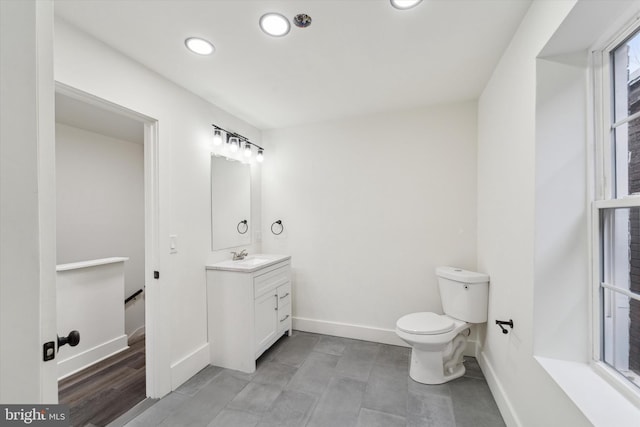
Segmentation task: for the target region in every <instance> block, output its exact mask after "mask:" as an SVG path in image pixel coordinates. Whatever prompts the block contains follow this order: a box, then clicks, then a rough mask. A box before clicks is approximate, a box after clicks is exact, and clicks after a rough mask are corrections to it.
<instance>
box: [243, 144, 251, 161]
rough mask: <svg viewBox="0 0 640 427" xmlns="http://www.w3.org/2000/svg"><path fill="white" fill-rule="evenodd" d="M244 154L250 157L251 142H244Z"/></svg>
mask: <svg viewBox="0 0 640 427" xmlns="http://www.w3.org/2000/svg"><path fill="white" fill-rule="evenodd" d="M244 156H245V157H251V144H249V143H248V142H247V143H245V144H244Z"/></svg>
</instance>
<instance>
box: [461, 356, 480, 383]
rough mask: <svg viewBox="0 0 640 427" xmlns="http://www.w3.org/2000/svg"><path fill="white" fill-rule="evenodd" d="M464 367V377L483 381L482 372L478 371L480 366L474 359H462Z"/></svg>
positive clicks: (466, 357)
mask: <svg viewBox="0 0 640 427" xmlns="http://www.w3.org/2000/svg"><path fill="white" fill-rule="evenodd" d="M464 367H465V373H464V376H465V377H469V378H476V379H479V380H484V379H485V378H484V374H483V373H482V370H480V365H479V364H478V361H477V360H476V358H475V357H468V356H465V357H464Z"/></svg>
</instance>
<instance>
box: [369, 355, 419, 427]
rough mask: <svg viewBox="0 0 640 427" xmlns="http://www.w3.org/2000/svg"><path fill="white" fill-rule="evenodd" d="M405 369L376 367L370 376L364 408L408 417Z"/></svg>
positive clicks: (407, 388) (407, 389) (407, 391)
mask: <svg viewBox="0 0 640 427" xmlns="http://www.w3.org/2000/svg"><path fill="white" fill-rule="evenodd" d="M406 375H407V373H406V372H405V369H403V368H401V367H397V366H396V365H375V366H374V367H373V369H372V371H371V375H370V376H369V381H368V382H367V388H366V391H365V395H364V400H363V403H362V406H363V407H364V408H368V409H374V410H377V411H380V412H386V413H389V414H394V415H399V416H402V417H404V416H406V414H407V403H408V398H409V387H408V385H407V376H406Z"/></svg>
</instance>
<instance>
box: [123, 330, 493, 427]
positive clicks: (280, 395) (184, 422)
mask: <svg viewBox="0 0 640 427" xmlns="http://www.w3.org/2000/svg"><path fill="white" fill-rule="evenodd" d="M409 356H410V349H408V348H404V347H396V346H391V345H385V344H378V343H372V342H366V341H357V340H351V339H345V338H337V337H332V336H326V335H317V334H310V333H306V332H298V331H294V333H293V335H292V336H291V337H287V336H284V337H282V338H281V339H280V340H279V341H278V342H277V343H276V344H275V345H274V346H273V347H272V348H271V349H269V350H268V351H267V352H266V353H265V354H264V355H263V356H262V357H261V358H260V359H259V360H258V368H257V370H256V372H254V373H253V374H245V373H242V372H237V371H232V370H228V369H222V368H219V367H215V366H209V367H207V368H205V369H203V370H202V371H200V372H199V373H198V374H197V375H195V376H194V377H193V378H191V379H190V380H189V381H188V382H186V383H185V384H183V385H182V386H181V387H180V388H178V389H177V390H176V391H175V392H173V393H171V394H169V395H168V396H166V397H165V398H163V399H161V400H160V401H158V402H157V403H156V404H155V405H153V406H151V407H150V408H149V409H147V410H146V411H144V412H143V413H142V414H140V415H139V416H137V417H136V418H134V419H133V420H132V421H130V422H129V423H128V424H126V425H127V426H129V427H139V426H170V427H175V426H182V427H187V426H208V427H245V426H246V427H255V426H259V427H265V426H273V427H287V426H290V427H302V426H308V427H318V426H330V427H349V426H354V427H378V426H380V427H395V426H435V427H449V426H458V427H463V426H469V427H471V426H472V427H485V426H486V427H495V426H504V425H505V424H504V421H503V420H502V417H501V416H500V413H499V412H498V408H497V406H496V404H495V401H494V400H493V397H492V395H491V393H490V391H489V387H488V386H487V383H486V381H485V379H484V376H483V375H482V372H481V371H480V368H479V367H478V364H477V362H476V360H475V359H473V358H465V365H466V367H467V373H466V374H465V376H464V377H462V378H459V379H457V380H454V381H451V382H449V383H446V384H443V385H437V386H427V385H424V384H419V383H416V382H414V381H413V380H411V379H410V378H409V375H408V367H409Z"/></svg>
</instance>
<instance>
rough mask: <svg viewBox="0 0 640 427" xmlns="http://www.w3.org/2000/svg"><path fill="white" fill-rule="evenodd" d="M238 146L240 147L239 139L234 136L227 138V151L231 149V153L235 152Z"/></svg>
mask: <svg viewBox="0 0 640 427" xmlns="http://www.w3.org/2000/svg"><path fill="white" fill-rule="evenodd" d="M239 148H240V140H239V139H238V138H237V137H235V136H232V137H231V138H229V151H231V152H232V153H235V152H236V151H238V149H239Z"/></svg>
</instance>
